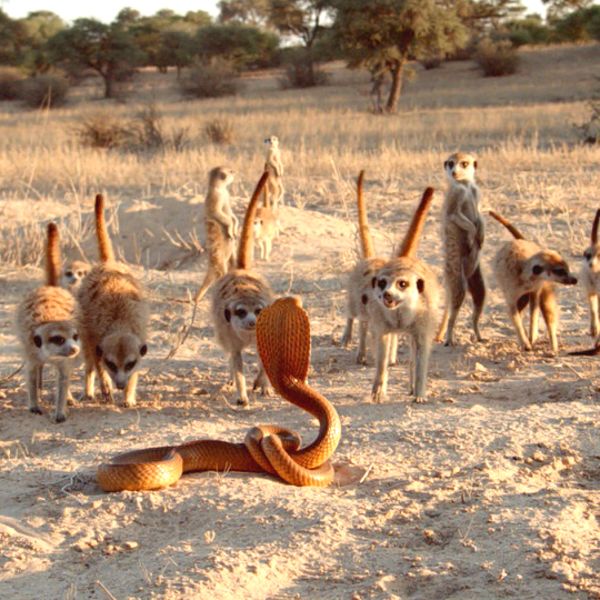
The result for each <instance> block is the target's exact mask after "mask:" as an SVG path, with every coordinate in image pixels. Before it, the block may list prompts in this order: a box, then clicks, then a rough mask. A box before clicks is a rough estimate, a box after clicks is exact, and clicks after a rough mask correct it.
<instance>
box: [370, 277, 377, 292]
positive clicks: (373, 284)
mask: <svg viewBox="0 0 600 600" xmlns="http://www.w3.org/2000/svg"><path fill="white" fill-rule="evenodd" d="M376 283H377V277H373V279H371V287H372V288H373V289H375V284H376Z"/></svg>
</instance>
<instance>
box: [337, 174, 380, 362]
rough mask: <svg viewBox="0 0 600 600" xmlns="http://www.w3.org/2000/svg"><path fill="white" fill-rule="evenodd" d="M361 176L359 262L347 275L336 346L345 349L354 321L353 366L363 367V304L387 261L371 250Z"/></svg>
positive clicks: (366, 317) (358, 189)
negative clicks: (343, 322) (343, 323)
mask: <svg viewBox="0 0 600 600" xmlns="http://www.w3.org/2000/svg"><path fill="white" fill-rule="evenodd" d="M364 176H365V172H364V171H361V172H360V173H359V175H358V179H357V181H356V204H357V209H358V235H359V239H360V250H361V258H360V259H359V260H358V262H357V263H356V265H355V266H354V268H353V269H352V271H351V272H350V275H349V276H348V282H347V285H346V290H347V296H346V299H347V311H348V313H347V314H348V317H347V319H346V328H345V329H344V334H343V335H342V339H341V341H340V344H341V345H342V346H343V347H344V348H346V347H347V346H348V345H349V344H350V342H351V341H352V328H353V325H354V319H358V327H359V331H358V350H357V353H356V362H357V363H359V364H365V362H366V348H367V331H368V327H369V326H368V320H369V314H368V312H367V304H368V303H369V302H370V301H372V292H373V289H372V287H371V280H372V279H373V275H374V274H375V272H376V271H377V270H378V269H380V268H381V267H382V266H383V265H384V264H385V263H386V262H387V261H386V259H384V258H380V257H377V256H375V246H374V244H373V238H372V237H371V232H370V231H369V221H368V217H367V207H366V205H365V200H364V196H363V181H364Z"/></svg>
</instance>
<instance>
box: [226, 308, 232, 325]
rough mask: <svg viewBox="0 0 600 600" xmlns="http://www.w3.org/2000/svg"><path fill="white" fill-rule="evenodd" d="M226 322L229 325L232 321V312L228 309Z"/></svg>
mask: <svg viewBox="0 0 600 600" xmlns="http://www.w3.org/2000/svg"><path fill="white" fill-rule="evenodd" d="M225 320H226V321H227V322H228V323H229V322H230V321H231V311H230V310H229V309H228V308H226V309H225Z"/></svg>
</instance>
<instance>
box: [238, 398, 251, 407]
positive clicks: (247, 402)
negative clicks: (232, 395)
mask: <svg viewBox="0 0 600 600" xmlns="http://www.w3.org/2000/svg"><path fill="white" fill-rule="evenodd" d="M237 405H238V406H241V407H243V408H247V407H248V406H250V400H248V398H238V399H237Z"/></svg>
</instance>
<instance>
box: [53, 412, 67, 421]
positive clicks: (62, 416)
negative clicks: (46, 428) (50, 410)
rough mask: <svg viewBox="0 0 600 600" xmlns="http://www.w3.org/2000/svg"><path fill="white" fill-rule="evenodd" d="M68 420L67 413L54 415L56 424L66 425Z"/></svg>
mask: <svg viewBox="0 0 600 600" xmlns="http://www.w3.org/2000/svg"><path fill="white" fill-rule="evenodd" d="M66 420H67V415H65V413H56V414H55V415H54V422H55V423H64V422H65V421H66Z"/></svg>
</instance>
